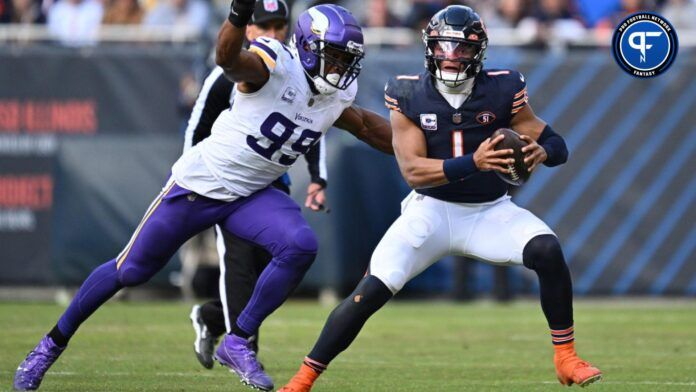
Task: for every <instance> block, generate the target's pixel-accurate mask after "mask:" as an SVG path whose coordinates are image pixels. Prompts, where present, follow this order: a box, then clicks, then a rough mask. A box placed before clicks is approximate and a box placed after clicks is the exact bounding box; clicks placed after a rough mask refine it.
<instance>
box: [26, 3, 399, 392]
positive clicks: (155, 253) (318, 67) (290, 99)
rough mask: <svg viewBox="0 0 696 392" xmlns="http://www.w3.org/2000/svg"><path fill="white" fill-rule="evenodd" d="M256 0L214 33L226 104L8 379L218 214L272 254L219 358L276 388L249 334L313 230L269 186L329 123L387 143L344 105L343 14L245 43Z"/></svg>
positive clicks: (379, 130) (368, 119)
mask: <svg viewBox="0 0 696 392" xmlns="http://www.w3.org/2000/svg"><path fill="white" fill-rule="evenodd" d="M254 5H255V0H234V1H233V2H232V5H231V11H230V15H229V17H228V20H226V21H225V22H224V23H223V25H222V28H221V29H220V33H219V37H218V44H217V59H216V61H217V64H218V65H219V66H220V67H222V69H223V70H224V72H225V75H226V76H227V77H228V78H229V79H231V80H232V81H234V82H236V88H237V94H236V95H235V102H234V104H233V105H232V108H231V110H229V111H225V112H223V113H222V114H221V115H220V116H219V117H218V118H217V120H216V121H215V123H214V125H213V128H212V134H211V136H210V137H208V138H206V139H205V140H203V141H201V142H200V143H198V144H196V145H195V146H193V147H192V148H191V149H189V150H188V151H187V152H186V153H185V154H184V155H183V156H182V157H181V158H180V159H179V160H178V161H177V162H176V163H175V164H174V166H173V167H172V176H171V178H170V179H169V180H168V181H167V183H166V185H165V186H164V188H163V190H162V192H161V193H160V194H159V196H158V197H157V198H156V199H155V200H154V202H153V203H152V204H151V205H150V208H148V210H147V212H146V213H145V216H144V217H143V219H142V221H141V222H140V224H139V225H138V227H137V228H136V230H135V233H134V234H133V236H132V237H131V239H130V241H129V242H128V244H126V246H125V248H124V249H123V251H122V252H121V253H120V254H119V255H118V256H116V257H115V258H114V259H112V260H110V261H108V262H106V263H104V264H102V265H101V266H99V267H97V268H96V269H95V270H94V271H93V272H92V273H91V275H90V276H89V277H88V278H87V279H86V280H85V282H84V283H83V284H82V286H81V287H80V289H79V291H78V292H77V294H76V295H75V298H74V299H73V301H72V302H71V304H70V306H69V307H68V309H67V310H66V311H65V313H63V315H62V316H61V317H60V319H59V320H58V322H57V324H56V325H55V327H54V328H53V329H52V330H51V331H50V332H49V333H48V334H47V335H46V336H44V337H43V338H42V339H41V341H40V342H39V344H38V345H37V346H36V347H35V348H34V349H33V350H32V351H31V352H30V353H29V354H28V356H27V358H26V359H25V360H24V361H23V362H22V363H21V364H20V365H19V368H18V369H17V372H16V373H15V378H14V387H15V389H18V390H34V389H37V388H38V387H39V384H40V383H41V380H42V379H43V377H44V375H45V373H46V371H48V369H49V368H50V366H51V365H52V364H53V363H54V362H55V361H56V360H57V359H58V357H59V356H60V354H61V353H62V352H63V351H64V350H65V348H66V346H67V344H68V341H69V339H70V338H71V337H72V336H73V334H74V333H75V331H76V330H77V329H78V327H79V326H80V324H82V322H84V321H85V320H86V319H87V318H88V317H89V316H90V315H91V314H92V313H93V312H94V311H95V310H97V309H98V308H99V307H100V306H101V305H102V304H103V303H105V302H106V301H107V300H108V299H109V298H111V297H112V296H113V295H114V294H115V293H116V292H118V291H119V290H120V289H121V288H123V287H127V286H135V285H139V284H142V283H145V282H147V281H148V280H149V279H150V278H151V277H152V276H153V275H154V274H155V273H156V272H157V271H159V270H160V269H161V268H162V267H163V266H164V265H165V264H166V263H167V261H168V260H169V259H170V257H172V255H173V254H174V252H176V250H177V249H178V248H179V247H180V246H181V245H182V244H183V243H184V242H185V241H186V240H187V239H189V238H190V237H192V236H193V235H195V234H197V233H199V232H201V231H202V230H204V229H207V228H209V227H211V226H213V225H215V224H219V225H220V226H221V227H223V228H224V229H225V230H227V231H228V232H230V233H232V234H234V235H236V236H238V237H240V238H242V239H245V240H247V241H249V242H251V243H254V244H256V245H258V246H260V247H263V248H264V249H266V250H267V251H268V252H269V253H270V254H271V255H272V256H273V258H272V260H271V262H270V263H269V265H268V267H266V268H265V269H264V271H263V272H262V273H261V275H260V277H259V279H258V282H257V284H256V287H255V288H254V291H253V294H252V296H251V299H250V300H249V303H248V304H247V306H246V308H244V310H243V311H242V313H241V314H240V315H239V316H238V318H237V321H236V323H235V325H233V326H232V331H231V333H229V334H226V335H225V337H224V339H223V341H222V343H221V344H220V346H219V348H218V350H217V352H216V359H217V360H218V361H219V362H220V363H222V364H223V365H225V366H227V367H229V368H230V369H231V370H232V371H234V372H235V373H236V374H237V375H238V376H239V377H240V379H241V380H242V382H244V383H246V384H248V385H250V386H252V387H255V388H258V389H261V390H264V391H267V390H271V389H272V388H273V382H272V380H271V378H270V377H269V376H268V375H267V374H266V373H265V372H264V371H263V369H262V367H261V366H260V364H259V362H258V360H257V359H256V355H255V353H254V351H253V350H252V347H251V343H250V342H249V341H248V338H249V337H250V336H252V335H254V334H255V333H256V332H257V330H258V329H259V326H260V325H261V323H262V322H263V320H264V319H265V318H266V317H267V316H268V315H270V314H271V313H272V312H273V311H274V310H275V309H277V308H278V307H279V306H280V305H281V304H282V303H283V302H284V301H285V300H286V298H287V297H288V295H289V294H290V293H291V292H292V290H293V289H294V288H295V287H296V286H297V284H298V283H299V282H300V280H302V277H303V276H304V274H305V272H306V271H307V269H308V268H309V267H310V266H311V264H312V262H313V261H314V258H315V256H316V252H317V240H316V237H315V235H314V233H313V232H312V229H311V228H310V227H309V225H308V224H307V222H306V221H305V219H304V218H303V217H302V214H301V213H300V208H299V206H298V205H297V204H296V203H295V202H294V201H293V200H292V199H291V198H290V197H289V196H288V195H287V194H285V193H284V192H282V191H280V190H278V189H276V188H274V187H271V186H269V185H270V184H271V183H272V182H273V181H275V180H276V179H277V178H278V177H280V176H282V175H283V174H284V173H285V172H286V171H287V170H288V168H289V167H290V166H291V165H292V164H293V163H294V162H295V161H296V160H297V158H298V157H299V156H300V155H303V154H305V153H306V152H307V151H308V150H309V149H310V147H312V146H313V145H314V144H316V143H317V142H318V141H319V138H321V137H322V136H323V135H324V133H326V131H327V130H328V129H329V128H330V127H331V126H332V125H335V126H337V127H339V128H342V129H345V130H347V131H349V132H351V133H352V134H354V135H355V136H357V137H358V138H360V139H362V140H364V141H365V142H367V143H368V144H370V145H371V146H373V147H375V148H377V149H379V150H381V151H384V152H386V153H392V151H393V150H392V145H391V128H390V126H389V123H388V121H387V120H386V119H384V118H382V117H381V116H379V115H377V114H375V113H373V112H370V111H367V110H364V109H361V108H359V107H357V106H355V105H353V100H354V99H355V94H356V91H357V89H358V86H357V83H356V82H355V79H356V78H357V76H358V74H359V72H360V69H361V66H360V61H361V59H362V58H363V55H364V52H363V34H362V30H361V28H360V26H359V25H358V23H357V21H356V20H355V18H354V17H353V16H352V15H351V14H350V12H348V11H347V10H346V9H344V8H342V7H339V6H336V5H319V6H316V7H313V8H310V9H308V10H307V11H305V12H304V13H302V14H301V15H300V17H299V20H298V22H297V25H296V27H295V32H294V37H293V42H292V44H291V45H290V47H286V46H284V45H283V44H282V43H280V42H278V41H276V40H274V39H270V38H258V39H257V40H255V41H253V42H251V45H250V47H249V49H248V50H244V49H242V44H243V42H244V36H245V29H246V25H247V24H248V23H249V21H250V19H251V17H252V13H253V11H254Z"/></svg>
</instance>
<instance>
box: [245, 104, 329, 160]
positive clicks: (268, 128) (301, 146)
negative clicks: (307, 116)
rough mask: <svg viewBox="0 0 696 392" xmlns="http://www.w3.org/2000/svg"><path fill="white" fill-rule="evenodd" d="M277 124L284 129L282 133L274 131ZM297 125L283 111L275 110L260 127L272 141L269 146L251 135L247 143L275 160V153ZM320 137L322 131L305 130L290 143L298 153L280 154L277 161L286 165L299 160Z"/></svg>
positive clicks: (263, 155) (260, 153)
mask: <svg viewBox="0 0 696 392" xmlns="http://www.w3.org/2000/svg"><path fill="white" fill-rule="evenodd" d="M277 125H280V126H281V127H282V129H283V131H282V132H281V133H280V134H278V133H275V132H273V129H274V128H276V126H277ZM297 127H298V126H297V124H295V123H294V122H292V120H290V119H289V118H287V117H285V116H284V115H282V114H281V113H278V112H273V113H271V114H270V115H269V116H268V118H267V119H266V120H265V121H264V122H263V123H262V124H261V127H260V128H261V129H260V131H261V134H262V135H263V136H264V137H265V138H266V139H268V140H269V141H270V144H268V147H264V146H262V145H261V144H259V139H258V138H256V137H254V136H251V135H249V136H247V144H248V145H249V147H251V149H252V150H254V151H256V153H258V154H259V155H261V156H262V157H264V158H266V159H268V160H269V161H274V160H273V154H275V152H276V151H278V150H280V148H281V147H282V146H283V145H284V144H285V143H287V141H288V140H290V138H291V137H292V135H293V134H294V133H295V129H297ZM319 138H321V132H315V131H312V130H311V129H305V130H303V131H302V133H301V134H300V137H299V138H298V139H297V140H296V141H295V142H294V143H292V145H290V148H291V149H292V150H293V151H296V152H297V153H298V154H297V155H294V156H291V155H286V154H280V157H279V158H278V160H277V162H278V163H280V164H281V165H285V166H290V165H292V164H293V163H295V161H296V160H297V157H299V156H300V154H306V153H307V151H309V149H310V148H311V147H312V146H313V145H314V144H316V143H317V142H318V141H319Z"/></svg>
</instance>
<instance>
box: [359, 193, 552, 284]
mask: <svg viewBox="0 0 696 392" xmlns="http://www.w3.org/2000/svg"><path fill="white" fill-rule="evenodd" d="M542 234H551V235H555V234H554V232H553V231H552V230H551V229H550V228H549V227H548V226H547V225H546V224H545V223H544V222H543V221H542V220H541V219H539V218H537V217H536V216H535V215H534V214H532V213H531V212H529V211H527V210H525V209H524V208H521V207H519V206H517V205H516V204H515V203H513V202H512V201H511V200H510V196H508V195H505V196H503V197H501V198H499V199H497V200H494V201H491V202H487V203H471V204H469V203H453V202H447V201H442V200H438V199H435V198H432V197H429V196H425V195H421V194H418V193H416V192H411V193H410V194H409V195H408V196H407V197H406V198H405V199H404V201H403V202H401V216H400V217H399V218H398V219H397V220H396V221H395V222H394V223H393V224H392V225H391V227H390V228H389V230H387V232H386V233H385V234H384V237H382V240H381V241H380V242H379V244H378V245H377V248H375V251H374V252H373V253H372V259H371V260H370V271H369V273H370V275H374V276H376V277H377V278H379V280H381V281H382V282H383V283H384V284H385V285H387V287H388V288H389V289H390V290H391V291H392V292H393V293H396V292H398V291H399V290H401V289H402V288H403V287H404V285H405V284H406V282H408V281H409V280H411V279H412V278H413V277H414V276H416V275H418V274H419V273H421V272H422V271H423V270H425V269H426V268H428V267H429V266H430V265H432V264H433V263H434V262H436V261H438V260H440V259H442V258H443V257H445V256H448V255H461V256H469V257H473V258H476V259H479V260H482V261H485V262H488V263H492V264H522V251H523V250H524V247H525V245H526V244H527V242H529V240H531V239H532V238H534V237H536V236H538V235H542Z"/></svg>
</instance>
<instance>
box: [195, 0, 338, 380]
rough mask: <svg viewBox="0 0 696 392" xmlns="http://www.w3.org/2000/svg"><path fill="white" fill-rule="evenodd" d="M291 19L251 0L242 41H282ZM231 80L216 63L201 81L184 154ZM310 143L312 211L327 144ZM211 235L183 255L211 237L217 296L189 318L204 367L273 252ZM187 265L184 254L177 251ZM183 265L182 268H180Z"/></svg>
mask: <svg viewBox="0 0 696 392" xmlns="http://www.w3.org/2000/svg"><path fill="white" fill-rule="evenodd" d="M289 23H290V9H289V7H288V5H287V3H286V1H285V0H256V6H255V8H254V14H253V16H252V18H251V22H250V23H249V25H248V26H247V29H246V40H247V42H252V41H254V40H255V39H257V38H258V37H268V38H273V39H277V40H278V41H281V42H285V41H286V38H287V35H288V27H289ZM235 90H236V89H235V84H234V82H232V81H231V80H229V79H227V77H225V75H224V73H223V71H222V68H220V67H215V68H214V69H213V70H212V71H211V72H210V73H209V74H208V77H206V79H205V81H204V82H203V87H202V88H201V91H200V93H199V95H198V98H197V99H196V105H195V106H194V108H193V111H192V113H191V117H190V118H189V121H188V127H187V128H186V132H185V137H184V152H186V151H187V150H188V149H189V148H191V147H193V146H195V145H196V144H198V143H199V142H201V141H202V140H204V139H206V138H207V137H209V136H210V133H211V130H212V128H213V123H214V122H215V120H216V119H217V118H218V116H219V115H220V113H223V112H225V111H228V110H230V107H231V106H232V104H231V102H232V100H233V99H234V94H235ZM325 140H326V139H324V138H322V139H321V141H320V142H319V143H317V144H315V145H314V146H313V147H312V148H311V149H310V150H309V152H307V154H305V160H306V161H307V169H308V171H309V176H310V184H309V186H308V187H307V197H306V200H305V207H308V208H310V209H311V210H313V211H321V210H324V208H325V207H324V204H325V200H326V195H325V191H324V189H325V188H326V186H327V184H328V183H327V172H326V162H325V159H326V147H325V146H324V141H325ZM271 185H272V186H274V187H276V188H278V189H280V190H282V191H283V192H285V193H288V194H289V193H290V176H289V175H288V173H285V174H284V175H283V176H281V177H280V178H278V179H277V180H275V181H274V182H273V183H272V184H271ZM214 233H215V235H214V237H215V238H212V239H211V238H210V237H213V236H212V235H211V234H212V232H204V233H201V235H200V237H201V238H200V239H199V241H196V239H195V238H193V239H192V241H189V242H187V246H185V247H183V248H182V253H186V254H189V255H192V256H193V257H195V258H197V257H198V254H199V253H200V251H201V249H199V246H197V245H198V243H199V242H200V241H206V240H214V241H215V247H216V249H217V252H218V260H219V263H220V280H219V284H218V286H219V291H220V295H219V297H218V298H215V299H213V300H210V301H207V302H205V303H203V304H195V305H194V306H193V308H192V310H191V313H190V318H191V324H192V326H193V330H194V333H195V340H194V343H193V348H194V353H195V355H196V359H197V360H198V362H199V363H200V364H201V365H203V366H204V367H205V368H207V369H212V368H213V365H214V363H215V361H214V359H213V357H214V355H215V347H216V343H217V341H218V340H219V338H220V337H222V336H223V335H224V334H225V332H227V331H229V330H230V328H231V327H232V325H233V324H234V322H235V321H236V320H237V316H239V314H240V313H241V312H242V310H244V307H245V306H246V305H247V303H248V302H249V298H251V294H252V292H253V290H254V286H255V285H256V281H257V280H258V278H259V275H261V272H263V270H264V269H265V268H266V266H267V265H268V263H270V261H271V259H272V258H273V256H272V255H271V254H270V253H268V252H266V251H265V250H264V249H263V248H261V247H258V246H255V245H253V244H250V243H249V242H247V241H245V240H243V239H241V238H239V237H237V236H235V235H233V234H231V233H228V232H226V231H225V230H224V229H223V228H221V227H220V226H219V225H215V228H214ZM182 262H183V263H184V265H186V258H185V257H183V255H182ZM184 268H185V267H184ZM199 283H201V284H210V283H212V282H211V281H209V280H205V281H199ZM250 340H251V341H252V342H253V348H254V351H255V352H257V353H258V348H259V334H258V333H257V334H256V335H255V336H254V337H252V338H250Z"/></svg>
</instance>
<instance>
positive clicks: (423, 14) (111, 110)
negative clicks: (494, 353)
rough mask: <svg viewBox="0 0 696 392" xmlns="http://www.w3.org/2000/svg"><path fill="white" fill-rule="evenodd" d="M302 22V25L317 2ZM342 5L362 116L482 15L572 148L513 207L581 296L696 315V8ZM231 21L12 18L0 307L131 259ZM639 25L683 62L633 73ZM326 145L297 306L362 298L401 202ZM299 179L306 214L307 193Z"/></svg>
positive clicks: (193, 287) (514, 277) (497, 52)
mask: <svg viewBox="0 0 696 392" xmlns="http://www.w3.org/2000/svg"><path fill="white" fill-rule="evenodd" d="M291 3H292V7H293V12H294V13H295V14H297V13H298V12H299V11H301V10H303V9H305V8H306V7H308V6H309V5H313V4H315V3H317V2H314V1H300V0H298V1H294V2H291ZM334 3H340V4H342V5H344V6H346V7H348V8H349V9H351V10H352V11H354V13H355V14H356V15H357V16H358V17H359V18H360V19H361V20H362V21H363V23H364V25H365V26H367V28H366V36H367V43H368V45H369V46H368V50H367V58H366V60H365V63H364V71H363V73H362V74H361V76H360V82H359V83H360V93H359V98H358V101H357V102H358V104H360V105H362V106H365V107H368V108H371V109H373V110H376V111H379V112H380V113H383V114H385V115H386V114H387V111H386V109H385V108H383V104H382V88H383V86H384V83H385V81H386V80H387V78H388V77H389V76H390V75H393V74H396V73H416V72H420V70H421V69H422V67H423V65H422V64H423V50H422V46H421V43H420V40H419V32H420V29H421V28H422V27H423V25H424V24H425V23H426V21H427V20H428V19H429V17H430V16H431V15H432V14H433V13H434V12H435V11H436V10H438V9H440V8H441V7H443V6H444V5H446V4H450V3H464V4H468V5H472V6H474V7H475V8H476V9H477V10H478V11H479V12H480V13H481V15H482V16H483V18H484V20H485V21H486V23H487V25H488V27H489V29H490V36H491V39H490V42H491V45H492V48H491V49H490V50H489V52H488V60H487V66H488V67H491V68H496V67H503V68H505V67H511V68H516V69H519V70H520V71H522V72H523V73H524V74H525V75H526V76H527V79H528V83H529V94H530V99H531V102H532V104H533V106H534V108H535V110H536V112H537V113H539V114H540V116H541V117H542V118H544V119H546V120H547V121H549V122H550V123H552V124H554V127H555V128H556V129H557V130H559V131H560V132H561V133H562V134H564V136H565V138H566V140H567V141H568V144H569V146H570V149H571V160H570V162H569V164H567V165H565V166H563V167H561V168H560V169H555V170H550V169H547V168H542V169H540V170H539V171H538V172H537V173H535V175H534V176H533V177H532V179H531V181H530V182H529V183H528V184H526V185H525V186H523V187H522V188H520V189H517V190H516V195H515V198H516V201H517V203H518V204H520V205H522V206H524V207H527V208H529V209H531V210H532V211H533V212H534V213H536V214H537V215H539V216H540V217H542V218H543V219H544V220H545V221H546V222H547V223H548V224H549V225H550V226H551V227H552V228H553V229H554V230H555V231H556V232H557V233H558V234H559V236H560V238H561V241H562V243H563V244H564V246H565V251H566V254H567V259H568V260H569V262H570V268H571V270H572V273H573V275H574V279H575V291H576V293H577V295H579V296H623V295H639V296H686V297H694V296H696V262H695V261H696V260H695V259H696V223H695V222H696V209H695V208H693V207H694V206H695V205H696V204H695V200H696V177H695V176H694V172H695V171H696V79H694V76H693V75H694V70H696V56H695V54H694V53H695V51H694V46H696V1H693V0H663V1H642V0H575V1H573V0H535V1H532V0H491V1H443V0H346V1H335V2H334ZM228 6H229V4H228V1H227V0H213V1H212V2H211V1H208V0H140V1H139V0H0V249H2V252H1V253H0V271H2V272H1V273H0V299H6V300H11V299H21V298H33V299H40V298H53V296H54V295H55V293H56V292H60V293H67V294H69V293H70V290H72V289H74V288H75V287H76V286H77V285H78V284H79V283H80V282H81V281H82V280H83V279H84V278H85V277H86V276H87V274H88V273H89V272H90V271H91V269H92V268H93V267H94V266H96V265H98V264H100V263H102V262H103V261H105V260H107V259H109V258H111V257H113V255H115V254H116V253H117V252H118V251H119V250H120V249H121V247H122V246H123V245H124V244H125V243H126V242H127V240H128V238H129V236H130V233H131V231H132V229H133V228H134V227H135V226H136V225H137V222H138V221H139V219H140V217H141V215H142V213H143V211H144V210H145V208H146V207H147V205H148V204H149V202H150V201H151V199H152V198H153V197H154V196H155V195H156V194H157V192H158V190H159V188H160V187H161V185H162V184H163V183H164V181H165V180H166V177H167V175H168V171H169V168H170V166H171V164H172V163H173V162H174V161H175V160H176V158H177V157H178V156H179V154H180V152H181V150H182V143H183V129H184V127H185V122H186V119H187V118H188V115H189V113H190V110H191V107H192V105H193V102H194V100H195V97H196V94H197V92H198V89H199V88H200V83H201V81H202V79H203V78H204V76H205V74H206V72H207V71H208V70H209V67H210V64H211V61H210V53H211V48H212V47H213V45H214V40H215V34H216V31H217V28H218V26H219V23H220V22H221V21H222V20H223V18H224V17H225V15H226V12H227V8H228ZM637 10H653V11H656V12H659V13H660V14H662V15H663V16H665V17H666V18H667V19H668V20H670V21H671V22H672V23H673V24H674V25H675V27H676V29H677V33H678V35H679V40H680V48H679V54H678V57H677V60H676V63H675V64H674V65H673V67H672V68H671V69H670V70H669V71H668V72H667V73H666V74H664V75H661V76H659V77H658V78H655V79H651V80H641V79H636V78H633V77H631V76H629V75H627V74H625V73H624V72H623V71H621V70H620V69H619V67H618V66H617V65H616V64H615V62H614V60H613V58H612V55H611V51H610V47H609V40H610V37H611V34H612V32H613V28H614V26H615V25H616V24H617V23H618V21H619V20H620V19H621V18H622V17H623V16H625V15H627V14H629V13H632V12H634V11H637ZM328 146H329V147H328V164H329V188H328V192H329V204H330V207H331V210H332V212H331V213H330V214H323V213H310V212H309V211H307V213H306V216H307V218H308V219H309V220H310V223H311V224H312V226H313V227H314V228H315V229H316V232H317V233H319V237H320V241H321V243H320V248H321V249H320V254H319V257H318V260H317V261H316V263H315V265H314V266H313V268H312V269H311V271H310V272H309V274H308V275H307V277H306V278H305V280H304V281H303V283H302V286H301V287H300V289H299V290H298V293H299V294H304V295H310V296H316V295H324V296H326V297H328V298H331V297H335V296H340V295H342V294H345V293H346V292H348V291H349V290H350V289H352V287H353V286H354V285H355V283H356V282H357V280H358V279H359V277H360V276H361V275H362V273H363V272H364V270H365V268H366V266H367V263H368V261H369V257H370V253H371V251H372V249H373V248H374V246H375V245H376V243H377V242H378V240H379V239H380V237H381V235H382V234H383V233H384V231H385V230H386V228H387V227H388V226H389V224H390V223H391V222H392V221H393V220H394V219H395V217H396V216H397V214H398V209H399V201H400V200H401V198H402V197H403V196H404V195H405V194H406V193H407V191H408V189H407V187H406V184H405V183H404V182H403V181H402V179H401V177H400V175H399V173H398V170H397V167H396V164H395V162H394V160H393V158H391V157H387V156H384V155H381V154H380V153H378V152H375V151H372V150H370V149H369V148H368V147H366V146H365V145H363V144H362V143H360V142H358V141H357V140H354V139H352V137H351V136H349V135H344V134H343V133H340V132H333V133H332V132H330V133H329V135H328ZM297 166H298V167H296V168H293V169H292V171H291V175H292V178H293V192H294V196H295V198H296V199H297V200H298V201H299V200H303V199H304V190H305V187H306V183H307V177H306V174H305V170H304V168H303V167H302V166H303V163H300V164H298V165H297ZM180 259H181V258H180V257H179V256H177V258H176V259H175V260H173V261H172V262H171V263H170V264H169V266H168V267H167V269H166V270H165V271H163V272H162V273H160V274H159V275H158V277H157V279H155V280H154V281H153V282H152V283H150V284H149V285H147V286H146V289H147V290H149V291H151V292H157V293H164V294H166V295H168V296H170V297H173V298H176V297H178V296H179V295H180V293H181V289H182V288H183V292H184V294H185V296H186V297H192V296H194V295H202V296H205V295H210V294H211V293H214V290H215V289H216V287H217V286H216V285H215V284H210V282H211V279H214V275H215V273H216V271H215V269H216V267H215V265H214V262H213V265H212V266H208V267H206V266H199V267H200V268H193V269H190V268H189V269H184V273H182V272H181V263H180ZM203 259H205V257H203ZM201 264H205V263H204V262H203V263H201ZM528 272H529V271H524V270H523V269H521V268H520V269H503V270H498V269H495V268H493V267H491V266H488V265H484V264H481V263H477V262H471V263H461V262H457V260H455V259H454V258H450V259H447V260H443V261H442V262H441V263H438V264H436V265H435V266H433V267H432V268H430V269H429V270H428V271H426V272H425V273H424V274H422V275H421V276H420V277H418V278H417V279H415V280H414V281H413V282H411V283H410V284H409V285H408V286H407V288H406V289H405V291H404V296H411V295H413V296H428V297H432V296H437V297H446V296H452V297H455V298H458V299H471V298H477V297H486V296H491V295H492V296H494V297H496V298H500V299H509V298H512V297H514V296H515V295H525V294H533V293H535V291H536V283H535V280H536V278H535V276H533V275H531V274H528ZM196 282H199V283H200V282H203V283H201V284H197V283H196ZM211 290H213V291H212V292H211Z"/></svg>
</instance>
